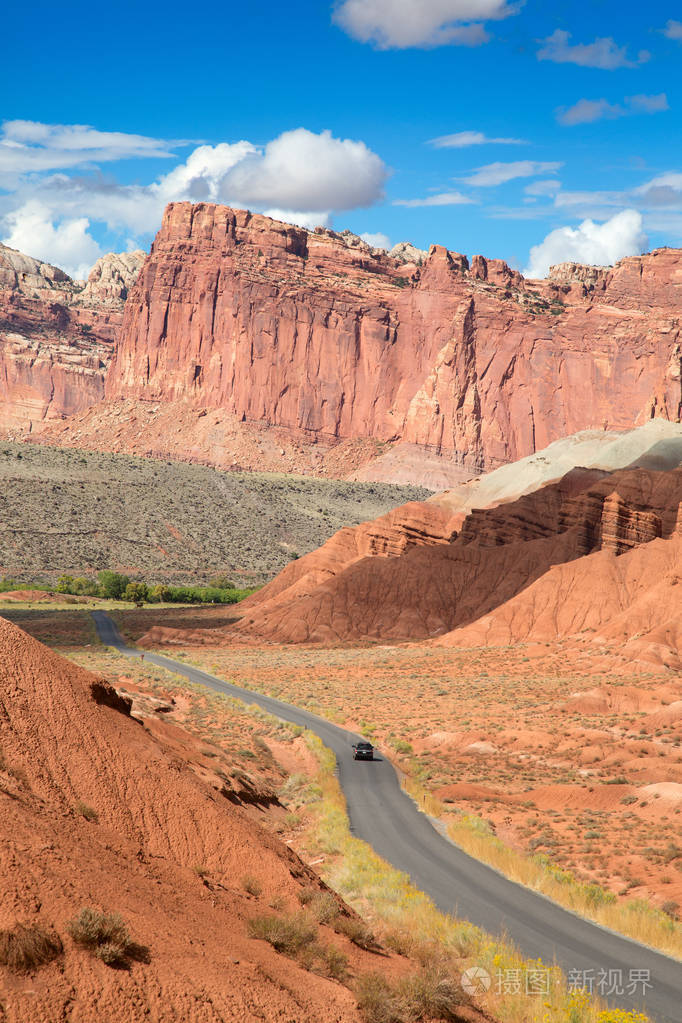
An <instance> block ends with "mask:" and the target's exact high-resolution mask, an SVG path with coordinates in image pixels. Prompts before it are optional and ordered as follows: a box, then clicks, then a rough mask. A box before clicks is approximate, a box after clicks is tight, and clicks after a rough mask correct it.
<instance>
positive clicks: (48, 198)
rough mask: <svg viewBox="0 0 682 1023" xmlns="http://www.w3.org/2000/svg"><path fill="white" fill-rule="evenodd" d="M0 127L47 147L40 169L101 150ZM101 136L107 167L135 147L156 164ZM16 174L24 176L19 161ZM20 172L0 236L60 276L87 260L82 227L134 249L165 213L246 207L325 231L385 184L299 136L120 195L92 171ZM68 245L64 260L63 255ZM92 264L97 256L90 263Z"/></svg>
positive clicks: (361, 164) (2, 204)
mask: <svg viewBox="0 0 682 1023" xmlns="http://www.w3.org/2000/svg"><path fill="white" fill-rule="evenodd" d="M7 123H9V125H10V134H11V136H12V139H11V142H12V145H16V146H20V145H21V146H24V145H26V146H29V144H30V147H34V148H36V149H39V148H40V147H39V146H38V143H43V142H46V140H49V146H50V148H49V149H48V148H45V147H44V154H47V155H45V156H44V161H45V166H46V167H52V166H54V165H55V164H57V165H59V159H58V155H55V154H58V151H61V152H63V153H67V154H71V155H70V157H69V159H70V160H72V162H73V161H75V156H74V154H80V156H79V160H81V161H82V162H83V165H84V169H89V167H90V166H91V164H90V161H91V158H92V155H93V153H95V152H96V150H95V149H94V148H92V147H94V146H95V145H99V144H100V143H101V141H102V140H101V139H100V137H99V136H101V135H102V133H101V132H96V131H95V130H94V129H90V128H82V127H79V126H73V130H71V129H70V127H69V126H63V125H40V124H36V123H34V122H7ZM106 134H107V135H108V136H110V137H109V139H108V145H109V148H108V149H107V150H106V152H107V154H108V155H107V157H106V159H107V160H108V159H114V158H115V157H114V156H113V155H111V154H113V152H114V151H116V152H118V153H119V155H126V156H127V155H130V151H131V149H132V148H134V146H135V145H139V146H140V147H141V149H142V150H144V153H145V155H149V154H151V153H154V155H158V153H156V151H155V150H154V147H153V145H152V143H155V141H156V140H145V139H144V138H143V137H142V136H123V135H119V134H117V133H106ZM131 139H135V140H138V141H135V142H134V143H133V142H131V141H130V140H131ZM140 139H141V140H142V141H139V140H140ZM8 145H9V143H8ZM162 145H164V143H162ZM60 146H61V147H63V149H62V150H59V147H60ZM78 147H80V148H78ZM10 148H11V147H10ZM40 151H41V152H43V150H40ZM48 157H49V158H48ZM41 159H43V157H41ZM17 166H19V164H17ZM23 166H24V170H26V166H27V165H26V160H24V164H23ZM28 169H29V170H30V171H31V173H24V174H23V175H19V176H18V177H17V179H16V182H14V183H13V184H12V187H11V188H8V189H6V193H5V194H3V193H2V191H1V190H0V230H3V229H4V230H5V231H9V232H10V234H12V235H13V236H14V234H13V233H14V232H15V230H16V231H18V232H19V234H17V235H16V237H17V238H19V237H20V239H21V244H23V245H24V246H25V248H26V251H28V252H29V253H30V254H33V255H36V256H38V257H40V258H43V259H53V258H54V259H57V256H54V255H53V254H54V253H55V252H57V253H58V258H59V259H61V263H59V265H60V266H63V267H64V268H65V269H66V268H67V267H68V268H71V269H73V268H74V267H76V266H78V267H79V268H80V267H82V266H83V264H84V261H85V260H86V259H88V258H89V255H88V253H89V252H94V249H92V247H90V249H88V244H87V243H88V241H90V242H92V239H91V236H90V234H89V233H88V229H89V227H90V224H91V223H104V224H106V227H107V229H108V230H110V231H114V232H118V233H123V234H124V235H125V236H126V237H130V236H131V235H132V236H133V238H134V239H135V244H136V245H138V246H139V244H140V242H139V238H140V236H143V235H148V234H151V233H153V232H154V231H156V230H157V229H158V227H159V225H160V223H161V216H162V213H163V209H164V207H165V205H166V204H167V203H168V202H172V201H183V200H185V201H190V202H226V203H229V204H231V205H234V206H247V207H249V208H250V209H252V210H254V211H258V212H263V213H267V214H268V215H270V216H273V217H276V218H277V219H281V220H286V221H288V222H290V223H295V224H300V225H301V226H303V227H309V228H312V227H316V226H318V225H322V226H329V225H330V224H331V217H332V213H333V211H334V210H347V209H353V208H356V207H360V206H369V205H371V204H372V203H374V202H376V201H377V200H379V199H380V198H381V197H382V195H383V187H384V183H385V180H386V178H387V176H388V169H387V167H386V165H385V164H384V162H383V161H382V160H381V159H380V157H379V156H377V154H376V153H373V152H372V150H370V149H369V148H368V147H367V146H366V145H365V144H364V143H363V142H359V141H355V140H352V139H337V138H334V137H333V136H332V134H331V133H330V132H329V131H323V132H321V133H320V134H319V135H316V134H314V133H313V132H310V131H307V130H306V129H304V128H298V129H296V130H294V131H288V132H284V133H283V134H282V135H280V136H279V137H278V138H276V139H274V140H273V141H272V142H269V143H268V144H267V145H266V146H265V147H264V148H261V147H258V146H256V145H254V144H253V143H251V142H247V141H244V140H242V141H240V142H235V143H226V142H222V143H219V144H218V145H215V146H210V145H202V146H197V147H196V148H195V149H194V150H193V151H192V152H191V153H190V154H189V156H188V157H187V159H186V160H185V161H184V162H182V163H180V164H178V165H177V166H176V167H174V168H173V169H172V170H171V171H170V172H169V173H167V174H164V175H162V176H160V177H159V178H157V180H156V181H153V182H151V183H150V184H147V185H140V184H133V185H122V184H120V183H119V182H117V181H115V180H113V179H110V178H105V177H103V176H102V174H101V173H100V172H99V171H98V170H97V169H96V168H95V172H94V173H88V174H85V173H83V172H82V171H81V172H78V173H74V174H71V175H69V174H66V173H63V172H58V173H51V174H47V173H36V172H35V171H36V166H35V162H34V164H31V165H30V167H29V168H28ZM29 203H38V204H39V207H40V210H41V211H42V212H41V217H42V219H41V224H42V227H41V228H40V230H37V232H36V234H35V237H37V238H39V239H41V242H40V244H41V246H42V248H36V246H35V244H34V247H33V250H31V248H30V247H28V245H29V243H30V242H31V235H30V234H28V235H27V233H26V231H25V230H23V229H21V228H20V226H19V227H17V226H16V225H15V219H14V218H16V216H17V215H18V211H19V210H22V209H23V210H24V212H23V213H22V214H21V216H20V220H21V224H25V223H26V216H27V214H26V211H25V207H26V206H27V204H29ZM29 209H35V207H33V206H29ZM32 216H33V215H32ZM33 219H34V220H35V217H33ZM55 225H56V226H55ZM74 225H76V226H74ZM50 227H51V228H52V232H50V229H49V228H50ZM68 240H70V241H71V243H72V245H73V250H74V254H73V255H69V253H68V252H67V251H66V248H65V245H66V242H67V241H68ZM93 244H94V243H93ZM99 254H100V253H99V251H97V252H96V253H95V255H94V256H93V259H95V258H97V256H99Z"/></svg>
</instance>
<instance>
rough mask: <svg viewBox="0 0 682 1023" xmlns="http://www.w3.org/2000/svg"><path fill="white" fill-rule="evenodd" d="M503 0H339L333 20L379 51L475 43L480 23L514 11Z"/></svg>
mask: <svg viewBox="0 0 682 1023" xmlns="http://www.w3.org/2000/svg"><path fill="white" fill-rule="evenodd" d="M519 6H520V4H519V5H510V4H507V2H506V0H342V2H341V3H337V6H336V8H335V10H334V14H333V20H334V21H335V22H336V24H337V25H339V26H340V27H341V28H342V29H344V31H345V32H347V33H348V35H350V36H352V37H353V38H354V39H358V40H359V41H360V42H363V43H373V44H374V45H375V46H376V47H378V49H380V50H388V49H394V48H395V49H406V48H407V47H411V46H422V47H431V46H447V45H450V44H458V45H461V46H478V45H479V44H481V43H485V42H487V40H488V34H487V32H486V31H485V29H484V27H483V25H482V24H481V23H482V22H484V21H496V20H499V19H500V18H508V17H509V15H511V14H516V12H517V10H518V8H519Z"/></svg>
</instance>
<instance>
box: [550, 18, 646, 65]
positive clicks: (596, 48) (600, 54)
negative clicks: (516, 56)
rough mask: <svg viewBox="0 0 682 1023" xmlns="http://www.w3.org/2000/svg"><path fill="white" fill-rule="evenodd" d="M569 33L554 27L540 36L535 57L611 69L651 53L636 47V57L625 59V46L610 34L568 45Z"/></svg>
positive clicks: (635, 62) (643, 58)
mask: <svg viewBox="0 0 682 1023" xmlns="http://www.w3.org/2000/svg"><path fill="white" fill-rule="evenodd" d="M570 39H571V33H570V32H564V31H562V29H559V28H558V29H557V30H556V31H555V32H553V33H552V35H551V36H548V37H547V39H543V40H542V41H543V43H544V46H543V47H542V49H541V50H538V54H537V57H538V60H551V61H553V62H554V63H555V64H579V65H580V66H581V67H596V68H601V69H602V70H604V71H613V70H615V69H616V68H619V67H636V66H637V65H638V64H644V63H645V62H646V61H647V60H649V58H650V56H651V54H650V53H648V51H647V50H640V51H639V53H638V54H637V60H635V61H632V60H630V59H629V58H628V55H627V47H626V46H618V45H617V44H616V42H615V40H614V39H612V38H611V36H606V37H602V38H600V39H595V40H594V42H592V43H575V44H573V45H572V44H571V43H570V41H569V40H570Z"/></svg>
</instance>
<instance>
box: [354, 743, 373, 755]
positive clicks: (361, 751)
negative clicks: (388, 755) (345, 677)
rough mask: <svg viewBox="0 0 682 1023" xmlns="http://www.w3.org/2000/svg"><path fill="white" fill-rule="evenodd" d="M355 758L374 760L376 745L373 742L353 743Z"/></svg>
mask: <svg viewBox="0 0 682 1023" xmlns="http://www.w3.org/2000/svg"><path fill="white" fill-rule="evenodd" d="M353 760H374V746H373V745H372V743H371V742H365V741H364V740H363V741H362V742H354V743H353Z"/></svg>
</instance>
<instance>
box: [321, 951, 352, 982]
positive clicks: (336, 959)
mask: <svg viewBox="0 0 682 1023" xmlns="http://www.w3.org/2000/svg"><path fill="white" fill-rule="evenodd" d="M319 962H320V971H319V972H321V973H324V975H325V977H330V978H331V979H332V980H339V981H341V982H342V983H343V981H345V980H347V979H348V956H347V955H346V954H345V952H342V951H341V949H340V948H337V947H336V945H326V946H325V947H324V948H323V949H322V950H321V953H320V957H319Z"/></svg>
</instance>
